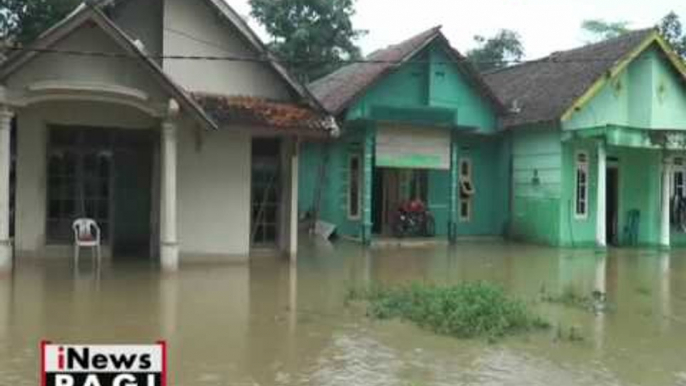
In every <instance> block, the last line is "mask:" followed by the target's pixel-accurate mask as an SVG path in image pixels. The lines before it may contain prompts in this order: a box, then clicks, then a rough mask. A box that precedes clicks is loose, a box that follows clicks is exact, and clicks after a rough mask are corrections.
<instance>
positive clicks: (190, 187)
mask: <svg viewBox="0 0 686 386" xmlns="http://www.w3.org/2000/svg"><path fill="white" fill-rule="evenodd" d="M200 138H202V139H201V140H200V141H199V139H200ZM178 140H179V148H178V154H179V160H178V161H179V162H178V205H179V206H178V211H179V212H178V221H179V242H180V244H181V253H182V254H183V255H184V257H183V258H182V261H188V260H189V259H192V258H193V256H195V257H198V258H199V257H201V255H216V256H229V255H230V256H238V257H239V258H240V260H243V259H247V256H248V253H249V252H250V202H251V200H250V182H251V181H250V174H251V166H250V164H251V142H252V141H251V138H250V136H249V135H247V134H237V133H232V132H229V131H218V132H214V133H208V132H203V133H200V132H198V131H196V130H194V129H192V130H191V129H188V128H185V130H180V131H179V135H178Z"/></svg>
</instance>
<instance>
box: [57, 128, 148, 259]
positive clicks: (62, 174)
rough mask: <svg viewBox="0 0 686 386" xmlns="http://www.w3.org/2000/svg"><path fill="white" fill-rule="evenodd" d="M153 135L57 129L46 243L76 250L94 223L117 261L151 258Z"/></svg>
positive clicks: (117, 130)
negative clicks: (78, 223) (78, 224)
mask: <svg viewBox="0 0 686 386" xmlns="http://www.w3.org/2000/svg"><path fill="white" fill-rule="evenodd" d="M153 137H154V135H153V131H152V130H140V129H137V130H124V129H112V128H102V127H73V126H69V127H66V126H54V127H51V128H50V133H49V140H48V160H47V164H48V168H47V169H48V170H47V213H46V214H47V216H46V233H47V234H46V237H47V241H48V243H50V244H71V243H72V242H73V237H74V236H73V233H72V223H73V221H74V220H75V219H77V218H83V217H86V218H91V219H93V220H95V221H96V223H97V224H98V226H99V227H100V230H101V240H102V244H103V245H109V246H110V247H111V248H112V254H113V255H114V256H115V257H116V258H119V257H122V256H126V257H136V258H141V257H145V258H148V257H150V247H151V240H152V238H151V235H152V229H151V228H152V225H151V208H152V194H151V191H152V189H151V187H152V154H153V151H152V143H153V140H152V138H153Z"/></svg>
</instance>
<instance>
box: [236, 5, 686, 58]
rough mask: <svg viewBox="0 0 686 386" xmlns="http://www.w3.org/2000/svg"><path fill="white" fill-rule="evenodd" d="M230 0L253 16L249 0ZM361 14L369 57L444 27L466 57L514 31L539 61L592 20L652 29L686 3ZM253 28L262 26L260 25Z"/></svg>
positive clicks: (397, 9) (380, 9)
mask: <svg viewBox="0 0 686 386" xmlns="http://www.w3.org/2000/svg"><path fill="white" fill-rule="evenodd" d="M227 1H228V2H229V4H231V6H233V7H234V8H235V9H236V10H237V11H238V12H239V13H240V14H241V15H249V13H250V7H249V5H248V1H247V0H227ZM356 9H357V15H356V16H355V18H354V20H353V21H354V25H355V27H356V28H360V29H365V30H367V31H369V33H368V34H367V36H365V37H363V38H362V39H360V41H359V45H360V46H361V47H362V50H363V52H364V53H365V54H368V53H370V52H372V51H374V50H375V49H378V48H382V47H385V46H387V45H389V44H394V43H397V42H400V41H402V40H404V39H406V38H408V37H410V36H412V35H414V34H416V33H419V32H422V31H423V30H426V29H428V28H431V27H433V26H435V25H442V26H443V33H444V34H445V35H446V36H447V37H448V39H450V41H451V43H452V44H453V45H454V46H455V48H457V49H458V50H460V51H461V52H463V53H464V52H466V51H467V50H468V49H469V48H472V47H473V46H474V40H473V37H474V35H476V34H480V35H485V36H489V35H492V34H494V33H495V32H497V31H498V30H499V29H501V28H508V29H512V30H514V31H517V32H519V33H520V35H521V36H522V40H523V43H524V47H525V49H526V56H527V58H528V59H533V58H537V57H541V56H545V55H547V54H549V53H550V52H552V51H557V50H562V49H568V48H573V47H576V46H579V45H581V44H583V43H584V41H585V39H587V37H584V35H583V34H582V33H581V32H580V25H581V22H582V21H583V20H586V19H598V18H599V19H605V20H608V21H618V20H624V21H628V22H630V23H631V24H630V27H631V28H646V27H651V26H653V25H655V24H656V23H657V22H658V21H659V20H660V19H661V18H662V17H663V16H664V15H666V14H667V13H669V11H672V10H673V11H675V12H676V13H677V14H679V16H680V17H681V18H682V20H684V22H686V0H357V5H356ZM251 25H253V27H256V24H255V22H254V21H251ZM256 29H257V28H256ZM261 34H262V35H263V36H264V34H263V33H261Z"/></svg>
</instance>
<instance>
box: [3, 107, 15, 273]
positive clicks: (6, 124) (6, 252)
mask: <svg viewBox="0 0 686 386" xmlns="http://www.w3.org/2000/svg"><path fill="white" fill-rule="evenodd" d="M12 117H14V112H13V111H12V110H10V109H9V108H7V107H6V106H3V107H0V268H9V267H11V266H12V243H11V241H10V164H11V162H12V161H11V154H10V153H11V149H10V133H11V130H12Z"/></svg>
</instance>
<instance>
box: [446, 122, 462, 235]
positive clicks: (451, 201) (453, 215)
mask: <svg viewBox="0 0 686 386" xmlns="http://www.w3.org/2000/svg"><path fill="white" fill-rule="evenodd" d="M456 137H457V136H456V135H455V133H454V132H453V133H451V134H450V188H449V189H448V195H449V197H448V240H449V241H450V243H451V244H455V243H456V242H457V205H458V202H457V200H458V192H459V182H460V181H459V170H458V169H459V165H458V154H457V153H458V151H459V146H458V143H457V138H456Z"/></svg>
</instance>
